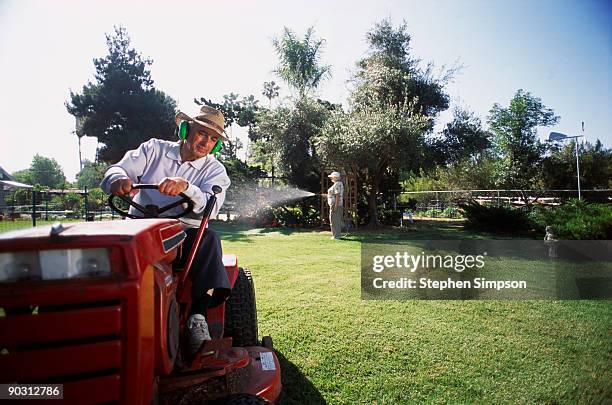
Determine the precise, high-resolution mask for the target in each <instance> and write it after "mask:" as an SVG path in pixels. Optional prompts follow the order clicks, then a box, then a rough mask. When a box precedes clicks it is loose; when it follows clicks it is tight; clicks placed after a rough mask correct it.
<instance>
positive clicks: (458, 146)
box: [428, 107, 492, 165]
mask: <svg viewBox="0 0 612 405" xmlns="http://www.w3.org/2000/svg"><path fill="white" fill-rule="evenodd" d="M440 135H441V137H440V138H436V139H434V140H432V141H430V143H429V148H428V150H429V151H431V155H432V156H433V159H432V161H433V162H435V163H437V164H440V165H453V164H458V163H459V162H462V161H465V160H472V161H475V160H477V159H478V157H479V156H480V155H481V154H482V153H483V152H485V151H487V150H488V149H489V148H490V147H491V146H492V144H491V134H490V133H489V132H487V131H486V130H485V129H484V128H483V126H482V122H481V120H480V118H478V117H477V116H476V115H475V114H474V112H472V111H469V110H467V109H464V108H459V107H457V108H455V109H454V110H453V120H452V121H451V122H449V123H448V124H447V125H446V128H444V130H443V131H442V133H441V134H440Z"/></svg>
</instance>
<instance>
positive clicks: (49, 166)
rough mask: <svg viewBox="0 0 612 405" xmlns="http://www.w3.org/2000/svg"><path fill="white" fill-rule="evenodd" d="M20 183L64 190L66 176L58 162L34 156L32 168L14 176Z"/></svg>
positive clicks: (37, 155)
mask: <svg viewBox="0 0 612 405" xmlns="http://www.w3.org/2000/svg"><path fill="white" fill-rule="evenodd" d="M12 176H13V177H14V178H15V179H16V180H17V181H19V182H22V183H26V184H31V185H35V186H36V185H37V186H43V187H48V188H64V187H65V185H66V176H65V175H64V170H63V169H62V167H61V166H60V164H59V163H57V160H55V159H53V158H48V157H44V156H41V155H39V154H36V155H34V158H33V159H32V163H31V164H30V167H29V168H28V169H25V170H20V171H18V172H15V173H13V174H12Z"/></svg>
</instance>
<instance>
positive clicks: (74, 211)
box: [0, 188, 119, 232]
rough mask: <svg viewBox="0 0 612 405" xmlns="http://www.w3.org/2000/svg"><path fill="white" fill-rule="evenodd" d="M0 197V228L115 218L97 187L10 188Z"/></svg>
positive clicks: (14, 228)
mask: <svg viewBox="0 0 612 405" xmlns="http://www.w3.org/2000/svg"><path fill="white" fill-rule="evenodd" d="M3 197H4V198H3V199H2V200H0V232H6V231H11V230H16V229H22V228H29V227H32V226H38V225H44V224H49V223H54V222H58V221H61V222H70V221H102V220H112V219H117V218H119V216H118V215H117V214H115V213H113V212H112V211H111V210H110V208H108V206H107V205H106V196H105V195H104V194H103V193H102V191H101V190H100V189H92V190H42V191H36V190H33V189H23V188H13V189H10V190H5V192H4V196H3Z"/></svg>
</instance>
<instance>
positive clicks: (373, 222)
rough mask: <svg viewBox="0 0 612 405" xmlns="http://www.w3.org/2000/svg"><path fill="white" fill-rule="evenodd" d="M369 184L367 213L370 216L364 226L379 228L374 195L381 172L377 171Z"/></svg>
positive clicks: (376, 191)
mask: <svg viewBox="0 0 612 405" xmlns="http://www.w3.org/2000/svg"><path fill="white" fill-rule="evenodd" d="M371 179H372V182H371V183H370V194H369V195H368V213H369V214H370V221H369V222H368V224H367V225H366V228H377V227H379V226H381V223H380V222H379V221H378V206H377V205H376V195H377V194H378V188H379V186H380V181H381V180H382V170H380V169H379V170H378V171H377V172H376V174H375V175H374V177H372V178H371Z"/></svg>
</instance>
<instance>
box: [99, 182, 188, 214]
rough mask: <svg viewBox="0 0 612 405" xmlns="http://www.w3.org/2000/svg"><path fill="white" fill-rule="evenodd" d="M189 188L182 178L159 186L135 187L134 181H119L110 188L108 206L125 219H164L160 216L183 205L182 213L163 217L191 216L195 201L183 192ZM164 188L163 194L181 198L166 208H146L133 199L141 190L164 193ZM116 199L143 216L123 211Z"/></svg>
mask: <svg viewBox="0 0 612 405" xmlns="http://www.w3.org/2000/svg"><path fill="white" fill-rule="evenodd" d="M188 186H189V183H188V182H187V181H186V180H185V179H183V178H180V177H166V178H164V179H163V180H162V181H161V182H160V183H159V184H136V185H134V184H133V183H132V180H130V179H119V180H115V181H114V182H112V183H111V186H110V192H111V195H110V196H109V198H108V205H109V206H110V207H111V208H112V209H113V210H114V211H116V212H118V213H119V214H121V215H123V216H125V217H129V218H134V219H136V218H159V217H162V215H160V214H162V213H164V212H166V211H169V210H171V209H173V208H175V207H178V206H180V205H182V206H183V211H182V212H180V213H178V214H175V215H169V216H163V217H165V218H181V217H183V216H185V215H187V214H189V213H190V212H191V211H193V200H192V199H191V198H189V197H187V195H185V194H184V193H183V191H185V190H186V189H187V187H188ZM162 187H163V194H166V195H169V196H172V197H175V196H180V197H181V198H180V199H179V200H177V201H175V202H173V203H171V204H168V205H166V206H164V207H158V206H157V205H155V204H147V205H146V206H144V207H143V206H142V205H140V204H138V203H136V202H135V201H134V200H132V198H131V197H133V196H134V195H136V193H137V192H138V191H139V189H153V190H158V191H160V192H162ZM128 194H129V197H128V196H127V195H128ZM115 198H120V199H121V200H123V201H125V202H126V203H127V204H128V205H130V206H132V207H134V208H135V209H136V210H137V211H139V212H140V213H141V214H142V216H140V215H133V214H130V213H129V212H126V211H123V210H122V209H120V208H118V207H117V205H116V204H115V203H114V199H115Z"/></svg>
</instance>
